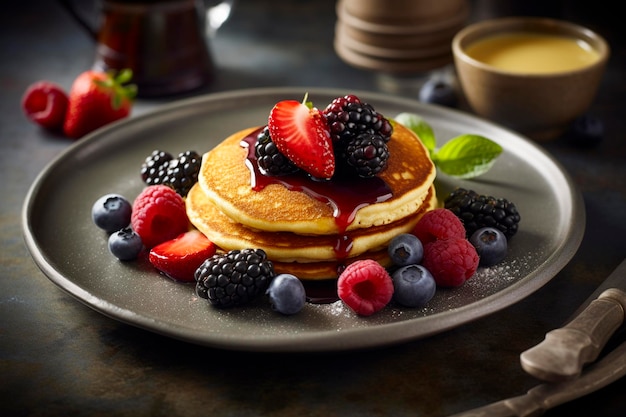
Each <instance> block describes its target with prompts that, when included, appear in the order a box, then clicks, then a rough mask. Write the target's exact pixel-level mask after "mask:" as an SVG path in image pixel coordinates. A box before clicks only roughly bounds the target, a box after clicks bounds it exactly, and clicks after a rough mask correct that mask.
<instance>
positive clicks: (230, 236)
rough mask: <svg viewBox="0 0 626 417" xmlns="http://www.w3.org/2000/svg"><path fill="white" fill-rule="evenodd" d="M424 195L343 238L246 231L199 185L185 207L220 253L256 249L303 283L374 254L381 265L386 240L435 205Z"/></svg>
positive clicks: (411, 225)
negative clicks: (396, 216) (412, 207)
mask: <svg viewBox="0 0 626 417" xmlns="http://www.w3.org/2000/svg"><path fill="white" fill-rule="evenodd" d="M427 194H428V198H427V200H426V201H425V202H424V204H422V206H421V207H420V209H419V210H417V211H416V212H415V213H413V214H411V215H409V216H406V217H404V218H402V219H400V220H398V221H396V222H393V223H389V224H384V225H380V226H372V227H369V228H361V229H356V230H352V231H348V232H346V233H345V234H336V235H317V236H315V235H301V234H295V233H291V232H268V231H259V230H255V229H251V228H249V227H247V226H245V225H242V224H241V223H238V222H236V221H234V220H232V219H230V218H229V217H228V216H226V215H225V214H224V213H223V212H221V211H220V210H219V208H218V207H217V206H216V205H215V204H213V202H212V201H211V200H209V198H208V197H207V196H206V194H204V192H203V190H202V188H201V187H200V186H199V185H198V184H196V185H195V186H194V187H193V188H192V189H191V191H189V194H187V199H186V204H187V215H188V217H189V220H190V221H191V223H192V224H193V225H194V226H195V227H196V228H197V229H198V230H200V231H201V232H202V233H204V234H205V235H206V236H207V237H208V238H209V240H211V241H212V242H214V243H215V244H216V245H217V246H218V247H220V248H221V249H222V250H224V251H229V250H232V249H241V248H248V247H254V248H260V249H263V250H264V251H265V252H266V253H267V255H268V258H269V259H270V260H272V261H273V262H275V266H276V267H277V271H290V273H293V274H294V275H296V276H298V277H300V278H302V279H322V278H329V277H333V275H332V273H331V275H328V274H329V271H331V272H332V271H335V272H336V271H337V267H338V265H341V264H345V262H350V261H352V260H354V259H356V258H357V257H359V256H364V257H368V258H369V257H370V256H368V254H371V255H372V256H374V255H375V256H376V258H377V259H380V260H381V263H385V262H386V261H387V259H386V248H387V245H388V243H389V241H390V240H391V239H392V238H393V237H394V236H396V235H398V234H400V233H406V232H410V231H411V230H412V229H413V228H414V227H415V224H416V223H417V221H418V220H419V219H420V218H421V216H422V215H423V213H425V212H426V211H428V210H431V209H433V208H435V207H436V206H437V197H436V195H435V194H436V193H435V190H434V187H432V186H431V188H430V190H429V192H428V193H427ZM376 252H380V253H378V254H376ZM295 271H298V274H296V273H295Z"/></svg>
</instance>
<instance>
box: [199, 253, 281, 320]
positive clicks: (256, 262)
mask: <svg viewBox="0 0 626 417" xmlns="http://www.w3.org/2000/svg"><path fill="white" fill-rule="evenodd" d="M274 275H275V273H274V266H273V264H272V262H271V261H269V260H268V259H267V255H266V254H265V252H264V251H263V250H261V249H243V250H232V251H230V252H228V253H226V254H216V255H213V256H212V257H210V258H208V259H207V260H205V261H204V262H203V263H202V265H200V267H199V268H198V269H197V270H196V273H195V280H196V294H197V295H198V297H201V298H204V299H207V300H208V301H209V303H210V304H212V305H214V306H216V307H220V308H228V307H234V306H240V305H244V304H246V303H248V302H250V301H252V300H253V299H254V298H255V297H256V296H258V295H259V294H263V293H264V292H265V290H266V289H267V287H268V285H269V283H270V281H271V280H272V278H274Z"/></svg>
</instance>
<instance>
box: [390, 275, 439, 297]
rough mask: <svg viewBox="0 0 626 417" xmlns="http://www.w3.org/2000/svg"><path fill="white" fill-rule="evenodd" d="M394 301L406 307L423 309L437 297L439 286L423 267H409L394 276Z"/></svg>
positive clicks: (392, 277) (392, 276)
mask: <svg viewBox="0 0 626 417" xmlns="http://www.w3.org/2000/svg"><path fill="white" fill-rule="evenodd" d="M391 279H392V280H393V287H394V292H393V297H394V300H395V301H396V302H397V303H398V304H401V305H403V306H405V307H423V306H424V305H426V303H428V302H429V301H430V300H431V299H432V298H433V296H434V295H435V290H436V289H437V285H436V284H435V279H434V278H433V276H432V274H431V273H430V271H428V269H426V268H424V267H423V266H422V265H407V266H403V267H402V268H400V269H397V270H396V271H395V272H394V273H393V274H392V275H391Z"/></svg>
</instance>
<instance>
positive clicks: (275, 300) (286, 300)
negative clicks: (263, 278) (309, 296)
mask: <svg viewBox="0 0 626 417" xmlns="http://www.w3.org/2000/svg"><path fill="white" fill-rule="evenodd" d="M266 293H267V294H268V295H269V297H270V303H271V304H272V308H273V309H274V310H276V311H278V312H279V313H282V314H287V315H291V314H296V313H298V312H299V311H300V310H302V307H304V303H305V302H306V293H305V291H304V285H302V282H301V281H300V280H299V279H298V278H297V277H295V276H294V275H291V274H279V275H277V276H276V277H274V279H273V280H272V282H270V285H269V287H268V288H267V291H266Z"/></svg>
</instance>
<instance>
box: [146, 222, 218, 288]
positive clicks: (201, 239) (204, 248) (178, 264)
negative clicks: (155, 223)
mask: <svg viewBox="0 0 626 417" xmlns="http://www.w3.org/2000/svg"><path fill="white" fill-rule="evenodd" d="M213 254H215V245H214V244H213V242H211V241H210V240H209V239H207V237H206V236H205V235H203V234H202V233H200V232H199V231H198V230H195V229H194V230H190V231H188V232H185V233H183V234H181V235H179V236H178V237H176V238H174V239H172V240H168V241H167V242H163V243H161V244H159V245H157V246H155V247H153V248H152V249H151V250H150V254H149V255H148V259H149V260H150V263H151V264H152V265H153V266H154V267H155V268H156V269H158V270H159V271H161V272H163V273H164V274H165V275H167V276H168V277H170V278H173V279H176V280H178V281H184V282H192V281H193V280H194V274H195V272H196V269H198V267H199V266H200V265H201V264H202V262H204V260H205V259H207V258H210V257H211V256H213Z"/></svg>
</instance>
